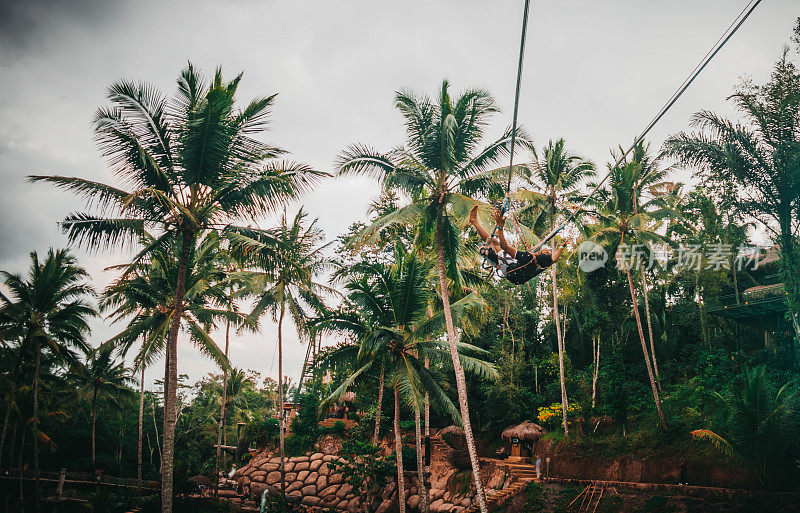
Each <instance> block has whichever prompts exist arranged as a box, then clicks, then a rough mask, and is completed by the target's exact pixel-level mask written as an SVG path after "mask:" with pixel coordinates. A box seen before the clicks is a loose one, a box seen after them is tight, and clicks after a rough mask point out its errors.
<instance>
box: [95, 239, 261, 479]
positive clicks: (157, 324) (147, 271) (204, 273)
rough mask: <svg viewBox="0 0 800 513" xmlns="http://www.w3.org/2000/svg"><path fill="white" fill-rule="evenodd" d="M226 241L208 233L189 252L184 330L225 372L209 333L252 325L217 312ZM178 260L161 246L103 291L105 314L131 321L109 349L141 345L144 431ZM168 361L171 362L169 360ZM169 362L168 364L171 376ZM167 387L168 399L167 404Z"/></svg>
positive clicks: (138, 355)
mask: <svg viewBox="0 0 800 513" xmlns="http://www.w3.org/2000/svg"><path fill="white" fill-rule="evenodd" d="M219 246H220V240H219V237H218V236H217V235H215V234H214V233H213V232H212V233H209V234H208V235H206V236H205V237H204V238H203V239H202V240H201V241H200V243H199V244H198V245H197V246H196V247H195V248H194V249H193V250H192V251H190V254H189V264H188V269H187V274H186V278H185V283H186V293H185V294H184V308H183V311H184V313H183V315H182V317H183V321H182V326H183V328H184V330H185V331H187V332H188V333H189V335H190V342H191V343H192V344H193V345H194V346H195V347H196V348H197V349H199V350H200V352H201V353H203V354H204V355H206V356H207V357H209V358H210V359H211V360H213V361H214V362H215V363H216V364H217V365H218V366H219V367H220V368H222V369H223V370H224V369H227V368H228V360H227V356H226V355H225V354H223V353H222V351H221V350H220V349H219V347H218V346H217V345H216V343H215V342H214V341H213V340H212V338H211V336H210V335H209V333H208V332H209V329H208V327H210V326H214V325H215V324H216V323H218V322H219V321H221V320H224V321H225V322H226V323H234V325H235V326H237V327H238V326H243V325H245V324H247V317H246V316H244V315H243V314H241V313H239V312H229V311H227V310H220V309H217V308H213V307H212V305H213V304H215V303H216V304H218V303H220V302H221V301H223V300H224V297H225V296H224V294H225V291H226V287H227V286H228V285H227V284H228V276H227V271H226V269H225V268H224V267H223V265H222V264H224V263H225V262H226V261H227V260H226V256H225V254H224V253H223V252H221V251H220V250H219ZM177 276H178V260H177V255H176V251H175V248H174V247H165V248H160V249H158V250H156V251H154V252H153V254H151V255H150V256H149V257H147V258H145V259H143V260H142V261H141V262H140V263H139V264H138V265H136V266H135V267H133V268H132V269H129V270H128V272H126V273H124V274H123V276H122V277H120V278H119V279H118V280H117V281H115V282H113V283H112V284H111V285H109V287H108V288H107V289H106V290H105V291H104V292H103V297H102V300H101V303H100V306H101V308H102V310H104V311H109V314H108V316H109V318H110V319H111V320H112V321H114V322H118V321H121V320H123V319H128V318H129V319H130V320H129V321H128V324H127V326H126V327H125V329H124V330H123V331H121V332H120V333H119V334H117V335H115V336H114V337H112V338H111V339H109V340H108V342H106V343H105V345H109V346H113V347H116V348H117V349H118V351H119V353H120V354H121V355H123V356H124V355H126V354H128V352H129V351H130V350H131V348H132V347H133V346H134V345H135V344H137V343H138V344H140V346H139V349H138V351H137V352H136V356H135V358H134V370H138V371H140V372H141V377H140V379H141V382H140V385H139V393H140V395H139V431H140V433H141V431H142V426H143V420H144V419H143V416H144V370H145V368H147V367H150V366H151V365H152V364H153V362H154V361H155V360H156V359H157V358H159V357H160V356H161V355H162V354H164V353H165V347H166V342H167V338H168V335H169V329H170V320H171V319H172V317H173V313H174V302H173V298H174V294H175V290H176V285H177ZM167 359H168V358H167ZM168 372H169V362H165V378H167V377H168V376H167V374H168ZM166 399H167V398H166V387H165V397H164V400H165V401H166ZM141 449H142V438H141V435H140V437H139V449H138V452H139V456H138V467H139V469H138V471H137V476H138V479H139V480H140V481H141Z"/></svg>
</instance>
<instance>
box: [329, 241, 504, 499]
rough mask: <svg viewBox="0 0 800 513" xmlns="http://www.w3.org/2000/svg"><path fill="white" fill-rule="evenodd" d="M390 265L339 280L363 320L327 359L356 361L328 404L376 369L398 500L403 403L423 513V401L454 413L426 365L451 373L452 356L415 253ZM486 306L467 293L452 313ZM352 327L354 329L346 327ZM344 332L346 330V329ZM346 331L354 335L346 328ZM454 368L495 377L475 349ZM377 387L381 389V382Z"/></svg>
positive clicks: (365, 266) (352, 271) (367, 266)
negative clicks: (388, 390) (387, 413)
mask: <svg viewBox="0 0 800 513" xmlns="http://www.w3.org/2000/svg"><path fill="white" fill-rule="evenodd" d="M394 260H395V262H394V263H393V264H391V265H389V264H380V263H373V262H363V263H359V264H355V265H354V266H352V267H351V268H349V269H347V270H346V272H345V273H344V276H346V283H345V287H344V288H345V291H346V294H347V296H346V298H347V305H349V306H348V308H347V310H348V311H350V312H356V313H357V315H358V317H360V319H361V322H360V325H361V326H363V332H362V333H361V337H360V339H359V344H357V345H351V346H345V347H343V348H341V349H340V350H339V351H336V352H333V353H331V354H329V355H328V361H327V362H326V363H327V364H328V365H331V364H337V363H339V362H340V361H341V360H343V359H347V358H353V360H351V361H350V362H349V363H350V364H351V365H352V367H351V368H352V372H350V373H349V375H348V376H347V377H346V379H344V380H343V382H342V383H341V384H340V386H339V387H338V388H337V389H336V390H334V392H333V393H332V394H331V396H330V397H329V398H328V400H334V399H336V398H338V397H340V396H341V395H342V394H344V393H345V392H346V391H347V389H348V388H349V387H350V386H352V385H353V383H354V382H356V381H357V380H359V379H361V378H362V377H364V376H365V375H367V373H368V372H369V371H371V370H373V369H375V368H377V367H380V369H381V380H382V379H383V376H384V372H385V373H386V376H387V378H388V382H389V384H390V385H391V387H392V390H393V394H394V404H395V411H394V431H395V449H396V452H397V465H398V469H397V472H398V474H397V475H398V490H399V491H398V493H399V495H398V497H401V498H403V497H405V495H404V486H405V484H404V481H403V477H402V476H403V467H402V465H403V462H402V436H401V434H400V429H399V422H400V402H401V399H402V401H403V402H404V403H405V404H407V405H408V406H410V407H411V408H412V410H413V412H414V418H415V426H416V429H415V441H416V449H417V471H418V473H419V488H420V493H419V496H420V501H421V502H420V504H421V506H420V507H421V509H422V510H423V511H427V508H428V498H427V490H426V489H425V485H424V483H425V481H424V466H423V464H422V439H421V432H420V429H419V417H420V412H421V409H422V408H423V407H424V404H425V402H426V400H427V398H430V399H431V400H432V401H433V402H434V405H435V406H437V407H438V408H439V409H441V410H442V411H444V412H445V413H447V414H448V415H450V416H451V417H453V419H454V421H455V422H458V421H459V420H460V419H459V414H458V409H457V408H456V407H455V405H454V404H453V403H452V402H451V401H450V399H449V397H448V396H447V394H446V393H445V392H444V390H443V388H442V380H443V376H440V375H438V374H437V372H436V371H435V370H432V369H431V368H429V366H426V364H425V362H426V360H427V361H429V362H432V363H434V364H435V365H434V369H435V368H437V367H439V368H441V367H445V368H447V367H449V365H444V364H445V362H449V361H450V358H449V354H448V353H449V351H448V349H447V348H446V346H445V345H444V343H443V342H442V341H440V340H439V339H438V335H439V334H440V333H441V332H442V331H443V330H444V327H445V319H444V314H443V312H442V311H438V312H432V313H431V312H430V311H429V304H430V300H431V297H432V295H433V294H434V290H435V289H434V287H432V286H431V283H430V280H429V279H428V276H429V274H430V271H431V265H430V264H426V263H424V262H421V261H420V260H419V259H418V258H417V256H416V252H412V253H405V252H404V251H402V248H398V249H397V250H396V251H395V257H394ZM482 304H483V301H482V299H481V298H480V296H479V295H478V294H471V295H469V296H467V297H465V298H463V299H461V300H459V301H457V302H455V303H453V305H452V312H453V314H454V315H455V317H456V319H457V320H459V321H460V320H461V318H462V317H464V316H465V315H466V314H468V313H469V312H470V310H474V309H477V308H479V307H480V306H481V305H482ZM351 324H354V323H352V322H351ZM345 326H347V325H345ZM347 329H348V330H349V331H351V332H355V331H357V330H355V329H352V328H347ZM458 350H459V355H458V358H459V361H460V363H461V364H462V367H463V368H465V369H467V370H468V371H469V372H471V373H475V374H477V375H479V376H481V377H484V378H494V377H495V375H496V370H495V368H494V366H493V365H491V364H489V363H487V362H485V361H483V360H481V359H480V357H485V356H486V354H487V353H486V352H485V351H483V350H481V349H478V348H476V347H474V346H470V345H467V344H463V343H459V344H458ZM381 385H382V383H381ZM400 511H401V512H404V511H405V501H404V500H402V499H401V500H400Z"/></svg>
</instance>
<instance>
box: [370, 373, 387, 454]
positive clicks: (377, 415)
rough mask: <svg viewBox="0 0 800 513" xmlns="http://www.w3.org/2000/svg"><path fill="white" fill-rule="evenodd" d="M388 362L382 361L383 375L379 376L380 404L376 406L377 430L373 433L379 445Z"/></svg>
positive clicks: (373, 438) (374, 442)
mask: <svg viewBox="0 0 800 513" xmlns="http://www.w3.org/2000/svg"><path fill="white" fill-rule="evenodd" d="M385 372H386V362H381V375H380V377H379V378H378V404H377V407H376V408H375V432H374V433H373V434H372V444H373V445H378V436H379V435H380V431H381V412H382V410H383V380H384V379H385Z"/></svg>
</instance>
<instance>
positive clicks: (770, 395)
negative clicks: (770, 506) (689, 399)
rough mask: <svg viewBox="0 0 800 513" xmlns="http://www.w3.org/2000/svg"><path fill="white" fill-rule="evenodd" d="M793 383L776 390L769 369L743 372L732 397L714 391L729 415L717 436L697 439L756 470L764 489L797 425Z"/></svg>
mask: <svg viewBox="0 0 800 513" xmlns="http://www.w3.org/2000/svg"><path fill="white" fill-rule="evenodd" d="M795 385H796V384H795V383H794V382H793V381H790V382H788V383H786V384H784V385H783V386H782V387H780V388H779V389H778V390H777V391H775V389H774V388H772V387H771V385H770V382H769V379H768V375H767V369H766V367H765V366H764V365H760V366H758V367H755V368H753V369H750V368H748V367H745V368H743V369H742V375H741V382H740V383H737V384H736V385H735V386H734V388H733V390H732V391H731V392H730V393H729V394H720V393H719V392H712V395H713V396H714V397H715V398H716V399H718V400H719V402H720V404H722V406H723V410H724V412H725V414H726V419H725V421H726V422H725V426H723V428H722V430H721V431H719V432H720V433H721V434H718V433H716V432H714V431H711V430H708V429H699V430H696V431H692V435H693V436H694V437H696V438H704V439H707V440H710V441H711V442H713V443H714V444H715V445H716V446H717V447H719V448H720V449H722V450H723V451H724V452H726V453H727V454H728V455H729V456H731V457H733V458H734V459H735V460H738V461H739V462H741V463H743V464H744V465H746V466H748V467H750V468H751V469H753V471H754V473H755V474H756V476H757V477H758V480H759V481H760V482H761V485H762V486H765V485H767V484H768V482H769V477H770V476H769V474H770V470H771V467H772V465H771V463H772V461H773V460H775V459H780V457H781V454H782V453H785V451H786V446H785V444H784V442H785V440H786V439H787V437H792V436H793V435H792V433H794V432H795V431H794V429H793V427H794V426H793V425H792V424H793V423H796V417H794V415H795V413H796V412H795V410H794V399H795V397H796V396H797V392H798V390H797V387H796V386H795Z"/></svg>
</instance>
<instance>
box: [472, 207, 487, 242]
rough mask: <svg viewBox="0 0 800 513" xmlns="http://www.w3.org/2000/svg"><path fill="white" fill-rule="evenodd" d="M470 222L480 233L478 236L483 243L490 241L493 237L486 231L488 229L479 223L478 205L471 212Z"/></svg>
mask: <svg viewBox="0 0 800 513" xmlns="http://www.w3.org/2000/svg"><path fill="white" fill-rule="evenodd" d="M469 222H470V224H471V225H472V226H474V227H475V229H476V230H477V231H478V235H479V236H480V238H481V240H482V241H484V242H486V241H487V240H489V237H491V235H490V234H489V232H487V231H486V228H484V227H483V226H481V223H480V222H479V221H478V205H475V206H474V207H472V210H470V211H469Z"/></svg>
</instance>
